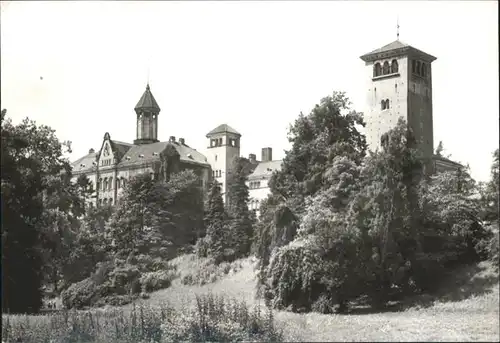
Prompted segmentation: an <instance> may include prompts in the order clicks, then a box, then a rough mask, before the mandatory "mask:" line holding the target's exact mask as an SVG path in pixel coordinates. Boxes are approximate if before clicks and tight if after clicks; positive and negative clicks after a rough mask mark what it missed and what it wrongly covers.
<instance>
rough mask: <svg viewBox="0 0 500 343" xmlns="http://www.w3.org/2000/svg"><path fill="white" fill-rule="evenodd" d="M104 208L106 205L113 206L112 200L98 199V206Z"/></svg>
mask: <svg viewBox="0 0 500 343" xmlns="http://www.w3.org/2000/svg"><path fill="white" fill-rule="evenodd" d="M103 205H104V206H106V205H113V198H109V199H106V198H104V199H99V206H103Z"/></svg>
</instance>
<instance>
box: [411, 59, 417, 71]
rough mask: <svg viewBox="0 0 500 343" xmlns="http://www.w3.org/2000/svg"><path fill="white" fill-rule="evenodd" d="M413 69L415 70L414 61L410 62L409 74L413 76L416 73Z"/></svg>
mask: <svg viewBox="0 0 500 343" xmlns="http://www.w3.org/2000/svg"><path fill="white" fill-rule="evenodd" d="M415 69H416V68H415V60H412V61H411V72H412V73H413V74H415V72H416V71H415Z"/></svg>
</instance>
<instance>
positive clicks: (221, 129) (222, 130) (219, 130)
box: [207, 124, 241, 137]
mask: <svg viewBox="0 0 500 343" xmlns="http://www.w3.org/2000/svg"><path fill="white" fill-rule="evenodd" d="M216 133H232V134H234V135H238V136H241V133H239V132H238V131H236V130H235V129H233V128H232V127H231V126H229V125H227V124H222V125H219V126H217V127H216V128H215V129H213V130H212V131H210V132H209V133H207V137H210V136H211V135H215V134H216Z"/></svg>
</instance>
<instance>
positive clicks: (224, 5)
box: [1, 1, 499, 180]
mask: <svg viewBox="0 0 500 343" xmlns="http://www.w3.org/2000/svg"><path fill="white" fill-rule="evenodd" d="M398 16H399V23H400V26H401V28H400V39H401V40H402V41H403V42H405V43H408V44H410V45H412V46H414V47H416V48H418V49H420V50H423V51H425V52H427V53H429V54H432V55H434V56H436V57H437V60H436V61H435V62H433V65H432V68H433V87H434V90H433V104H434V144H435V146H437V144H438V142H439V141H440V140H442V141H443V142H444V147H445V150H446V152H447V153H449V154H451V155H452V159H454V160H457V161H460V162H463V163H469V164H470V166H471V169H472V175H473V177H475V178H476V180H487V179H488V178H489V168H490V165H491V162H492V157H491V154H492V152H493V151H494V150H495V149H496V148H498V141H499V132H498V128H499V104H498V82H499V73H498V3H497V2H496V1H469V2H467V1H460V2H458V1H457V2H453V1H429V2H424V1H418V2H409V1H404V2H396V1H383V2H375V1H369V2H351V1H349V2H347V1H331V2H326V1H321V2H312V1H303V2H302V1H293V2H284V1H277V2H264V1H262V2H260V1H252V2H243V1H237V2H226V1H223V2H208V1H206V2H205V1H204V2H194V1H189V2H170V1H168V2H167V1H164V2H163V1H157V2H133V1H123V2H118V1H116V2H115V1H109V2H104V1H102V2H100V1H92V2H84V1H82V2H70V1H68V2H62V1H61V2H59V1H58V2H42V1H30V2H18V1H16V2H5V1H2V13H1V87H2V92H1V104H2V105H1V106H2V108H6V109H7V113H8V116H9V117H11V118H13V120H14V122H15V123H18V122H19V121H20V120H21V119H22V118H24V117H26V116H28V117H30V118H31V119H34V120H36V121H37V123H39V124H46V125H49V126H51V127H52V128H54V129H55V130H56V133H57V135H58V137H59V138H60V139H61V140H71V141H72V142H73V154H72V155H71V159H72V160H75V159H77V158H79V157H81V156H82V155H84V154H86V153H87V152H88V150H89V149H90V148H94V149H98V148H100V145H101V143H102V139H103V136H104V133H105V132H109V133H110V135H111V138H112V139H116V140H120V141H126V142H132V141H133V140H134V139H135V124H136V119H135V113H134V106H135V105H136V103H137V101H138V100H139V98H140V96H141V95H142V93H143V92H144V90H145V86H146V83H147V80H148V69H149V82H150V85H151V91H152V93H153V95H154V96H155V98H156V100H157V102H158V104H159V105H160V107H161V113H160V116H159V139H160V140H162V141H164V140H168V138H169V136H176V137H177V138H179V137H184V138H185V139H186V143H187V144H188V145H190V146H192V147H194V148H196V149H197V150H199V151H202V152H203V151H204V150H205V149H206V147H207V139H206V138H205V135H206V133H207V132H209V131H210V130H212V129H213V128H215V127H216V126H218V125H219V124H223V123H227V124H229V125H230V126H232V127H234V128H235V129H236V130H238V131H239V132H240V133H241V134H242V142H241V154H242V155H243V156H247V157H248V154H249V153H256V154H257V156H258V157H260V151H261V148H262V147H266V146H270V147H272V148H273V157H274V159H281V158H282V157H283V156H284V153H283V150H284V149H287V148H288V147H289V145H288V142H287V139H286V133H287V130H288V126H289V124H290V123H291V122H293V121H294V120H295V118H296V117H297V116H298V115H299V113H300V112H301V111H303V112H304V113H309V111H310V110H311V109H312V108H313V107H314V105H315V104H316V103H318V102H319V100H320V99H321V98H322V97H324V96H326V95H329V94H331V93H332V91H334V90H343V91H345V92H347V95H348V96H349V97H350V98H351V100H352V102H353V107H354V109H356V110H358V111H363V110H364V109H365V108H364V106H365V98H366V97H365V92H366V85H365V84H364V80H365V79H364V77H363V75H364V73H365V72H366V71H365V66H364V62H362V61H361V60H360V59H359V56H361V55H362V54H364V53H367V52H369V51H371V50H374V49H376V48H379V47H381V46H383V45H385V44H388V43H390V42H392V41H394V40H395V39H396V22H397V17H398ZM40 77H43V80H41V79H40Z"/></svg>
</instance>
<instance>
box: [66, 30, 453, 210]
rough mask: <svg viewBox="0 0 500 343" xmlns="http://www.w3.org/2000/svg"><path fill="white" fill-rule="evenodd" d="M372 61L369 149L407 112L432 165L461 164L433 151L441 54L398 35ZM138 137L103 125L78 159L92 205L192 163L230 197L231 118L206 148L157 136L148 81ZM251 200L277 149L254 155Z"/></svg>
mask: <svg viewBox="0 0 500 343" xmlns="http://www.w3.org/2000/svg"><path fill="white" fill-rule="evenodd" d="M360 58H361V59H362V60H363V61H364V62H365V66H366V67H365V69H366V74H365V75H366V80H365V81H366V87H367V92H366V107H367V109H366V111H365V113H366V118H365V121H366V124H367V125H366V138H367V143H368V147H369V149H370V150H372V151H375V150H377V149H380V147H381V144H382V142H381V140H382V138H383V135H384V133H386V132H387V131H389V130H390V129H392V128H394V127H395V126H396V124H397V122H398V119H399V118H400V117H402V118H403V119H404V120H405V121H406V122H407V123H408V125H409V127H410V128H411V129H412V131H413V133H414V135H415V137H416V147H417V148H418V149H419V150H420V151H421V153H422V155H423V157H424V159H425V160H426V161H427V162H426V164H425V167H426V170H427V171H428V172H431V173H432V172H441V171H445V170H457V169H458V168H460V167H462V166H461V165H460V164H459V163H456V162H453V161H451V160H449V159H447V158H444V157H442V156H437V155H435V154H434V151H433V148H434V140H433V113H432V62H433V61H435V60H436V57H434V56H432V55H430V54H428V53H425V52H423V51H421V50H418V49H416V48H414V47H412V46H410V45H408V44H405V43H403V42H401V41H400V40H399V39H398V40H396V41H394V42H392V43H390V44H387V45H385V46H383V47H381V48H379V49H376V50H374V51H372V52H370V53H367V54H365V55H363V56H361V57H360ZM134 110H135V115H136V139H135V140H134V141H133V143H125V142H119V141H115V140H112V139H111V136H110V134H109V133H105V135H104V138H103V141H102V143H101V148H100V149H99V150H98V151H94V150H93V149H91V150H90V151H89V153H88V154H87V155H85V156H83V157H81V158H80V159H78V160H77V161H75V162H73V163H72V167H73V179H74V180H76V179H77V178H78V177H79V176H80V175H82V174H83V175H86V176H87V177H88V178H89V179H90V181H91V182H92V184H93V185H94V188H95V190H96V193H95V196H94V197H93V198H92V199H89V206H100V205H105V204H115V203H116V201H117V199H119V198H120V195H121V193H122V191H123V187H124V186H125V185H126V184H127V182H128V181H129V180H130V178H131V177H134V176H135V175H137V174H141V173H150V174H151V175H152V177H154V178H158V177H159V178H163V179H168V178H169V175H170V174H171V173H172V172H178V171H181V170H185V169H191V170H193V171H194V172H195V173H196V174H197V175H198V176H199V178H200V186H201V187H202V189H203V190H204V191H206V190H207V188H208V185H209V183H210V182H211V181H212V180H217V181H218V182H219V183H220V184H221V191H222V195H223V199H224V201H225V202H227V182H228V178H229V176H230V174H231V167H232V161H233V160H234V158H235V157H237V156H240V147H241V136H242V135H241V134H240V133H239V132H238V131H236V130H235V129H233V128H232V127H231V126H229V125H227V124H222V125H219V126H217V127H216V128H215V129H213V130H211V131H210V132H209V133H207V135H206V138H207V139H208V142H207V143H208V144H207V148H206V150H205V152H204V154H202V153H200V152H198V151H197V150H196V149H194V148H192V147H190V146H189V145H187V144H186V142H185V140H184V139H183V138H179V140H178V141H177V140H176V138H175V136H171V137H170V139H169V140H168V141H166V142H160V141H159V139H158V127H159V126H158V118H159V115H160V107H159V106H158V103H157V102H156V100H155V98H154V97H153V94H152V93H151V89H150V87H149V85H147V86H146V90H145V92H144V94H143V95H142V97H141V98H140V100H139V102H138V103H137V105H136V106H135V108H134ZM249 161H250V170H249V175H248V180H247V185H248V187H249V195H250V202H249V208H250V209H251V210H255V211H256V212H257V214H259V208H260V203H261V202H262V200H264V199H265V198H266V197H267V196H268V194H269V192H270V190H269V184H268V183H269V180H270V178H271V175H272V173H273V172H274V171H275V170H280V169H281V163H282V161H281V160H273V158H272V149H271V148H270V147H266V148H263V149H262V155H261V160H260V161H258V160H257V158H256V155H255V154H250V155H249Z"/></svg>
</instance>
